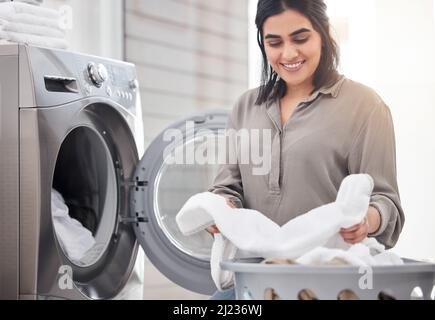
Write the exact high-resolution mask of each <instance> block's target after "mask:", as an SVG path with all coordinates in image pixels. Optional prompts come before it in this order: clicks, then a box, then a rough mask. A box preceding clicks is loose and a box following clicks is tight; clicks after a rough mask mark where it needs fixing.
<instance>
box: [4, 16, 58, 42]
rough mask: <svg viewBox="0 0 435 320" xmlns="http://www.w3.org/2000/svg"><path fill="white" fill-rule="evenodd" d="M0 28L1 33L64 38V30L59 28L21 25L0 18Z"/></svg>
mask: <svg viewBox="0 0 435 320" xmlns="http://www.w3.org/2000/svg"><path fill="white" fill-rule="evenodd" d="M0 26H2V30H3V31H8V32H15V33H24V34H28V35H39V36H45V37H50V38H61V39H64V38H65V30H61V29H60V28H52V27H46V26H39V25H35V24H28V23H21V22H10V21H8V20H5V19H1V18H0Z"/></svg>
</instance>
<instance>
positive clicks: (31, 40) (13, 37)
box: [0, 28, 68, 49]
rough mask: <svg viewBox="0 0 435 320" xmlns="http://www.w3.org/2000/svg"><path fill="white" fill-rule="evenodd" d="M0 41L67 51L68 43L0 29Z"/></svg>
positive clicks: (58, 39) (62, 40) (59, 39)
mask: <svg viewBox="0 0 435 320" xmlns="http://www.w3.org/2000/svg"><path fill="white" fill-rule="evenodd" d="M0 39H3V40H7V41H10V42H16V43H26V44H30V45H36V46H41V47H47V48H57V49H67V48H68V42H67V41H66V40H64V39H61V38H50V37H44V36H37V35H27V34H24V33H17V32H7V31H3V30H2V29H1V28H0Z"/></svg>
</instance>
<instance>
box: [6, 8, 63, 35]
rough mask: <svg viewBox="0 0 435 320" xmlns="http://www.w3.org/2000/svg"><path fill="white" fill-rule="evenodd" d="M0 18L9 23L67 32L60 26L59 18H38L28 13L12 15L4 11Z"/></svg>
mask: <svg viewBox="0 0 435 320" xmlns="http://www.w3.org/2000/svg"><path fill="white" fill-rule="evenodd" d="M0 18H1V19H3V20H6V21H8V22H16V23H26V24H31V25H34V26H41V27H49V28H54V29H56V30H59V31H63V32H65V29H64V28H62V25H61V24H60V20H59V19H58V18H56V19H51V18H45V17H38V16H35V15H33V14H28V13H18V14H15V13H14V14H11V13H7V12H2V11H0Z"/></svg>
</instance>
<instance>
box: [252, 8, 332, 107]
mask: <svg viewBox="0 0 435 320" xmlns="http://www.w3.org/2000/svg"><path fill="white" fill-rule="evenodd" d="M289 9H292V10H296V11H298V12H299V13H301V14H302V15H304V16H305V17H307V18H308V19H309V20H310V22H311V24H312V25H313V27H314V29H315V30H316V31H317V32H318V33H319V34H320V36H321V39H322V53H321V57H320V63H319V66H318V67H317V70H316V71H315V73H314V79H313V86H314V91H316V90H318V89H320V88H321V87H323V86H331V85H333V84H334V83H335V81H337V79H338V77H339V74H338V72H337V68H338V65H339V60H340V57H339V48H338V45H337V43H336V42H335V40H334V39H333V38H332V36H331V34H330V24H329V18H328V16H327V14H326V9H327V7H326V4H325V3H324V2H323V0H259V1H258V7H257V17H256V19H255V24H256V25H257V29H258V32H257V40H258V45H259V46H260V49H261V53H262V55H263V72H262V77H261V86H260V91H259V94H258V97H257V101H256V104H259V105H260V104H262V103H264V102H266V101H267V100H269V99H276V98H282V97H283V96H284V95H285V94H286V92H287V86H286V84H285V82H284V80H283V79H281V78H280V77H279V76H278V74H277V73H276V72H275V70H273V68H272V67H271V65H270V64H269V61H268V60H267V56H266V50H265V48H264V42H263V36H264V35H263V25H264V22H265V21H266V19H267V18H269V17H271V16H274V15H277V14H280V13H282V12H284V11H285V10H289Z"/></svg>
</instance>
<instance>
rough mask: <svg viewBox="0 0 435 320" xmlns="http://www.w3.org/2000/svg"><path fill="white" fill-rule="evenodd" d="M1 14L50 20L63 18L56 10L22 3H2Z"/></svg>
mask: <svg viewBox="0 0 435 320" xmlns="http://www.w3.org/2000/svg"><path fill="white" fill-rule="evenodd" d="M0 12H1V13H2V14H8V15H13V14H19V13H27V14H32V15H35V16H38V17H44V18H48V19H59V18H60V16H61V14H60V12H59V11H56V10H54V9H50V8H45V7H39V6H35V5H32V4H28V3H22V2H2V3H0Z"/></svg>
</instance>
